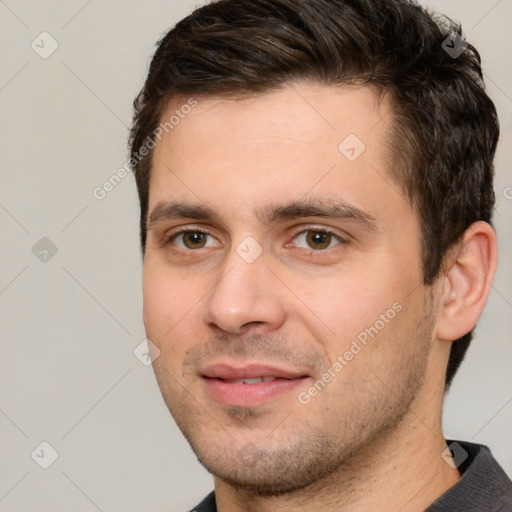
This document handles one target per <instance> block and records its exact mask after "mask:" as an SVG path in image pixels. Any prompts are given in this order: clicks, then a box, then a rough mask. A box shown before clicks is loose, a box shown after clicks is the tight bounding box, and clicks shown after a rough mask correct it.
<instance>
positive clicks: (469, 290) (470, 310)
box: [436, 221, 497, 341]
mask: <svg viewBox="0 0 512 512" xmlns="http://www.w3.org/2000/svg"><path fill="white" fill-rule="evenodd" d="M447 261H448V263H447V268H446V269H445V271H444V274H443V277H442V279H443V280H444V283H443V284H444V288H443V296H442V301H441V308H440V311H439V315H438V319H437V323H436V337H437V338H438V339H439V340H443V341H454V340H456V339H458V338H460V337H462V336H464V335H465V334H467V333H468V332H470V331H471V330H472V329H473V328H474V327H475V325H476V322H477V320H478V318H479V317H480V314H481V313H482V310H483V308H484V306H485V303H486V301H487V298H488V296H489V293H490V290H491V285H492V281H493V279H494V274H495V272H496V266H497V241H496V233H495V232H494V230H493V228H492V227H491V226H490V225H489V224H488V223H487V222H482V221H478V222H475V223H473V224H472V225H471V226H470V227H469V228H468V229H467V230H466V231H465V233H464V235H463V237H462V239H461V241H460V242H459V243H458V244H457V245H456V246H455V247H454V249H453V251H451V252H450V255H449V256H447Z"/></svg>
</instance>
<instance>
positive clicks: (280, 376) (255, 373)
mask: <svg viewBox="0 0 512 512" xmlns="http://www.w3.org/2000/svg"><path fill="white" fill-rule="evenodd" d="M201 377H202V379H203V382H204V384H205V387H206V391H207V393H208V395H209V396H210V398H212V399H214V400H215V401H216V402H218V403H221V404H223V405H229V406H232V407H256V406H258V405H263V404H266V403H269V402H271V401H272V400H276V399H277V398H279V397H282V396H283V395H287V394H288V393H290V392H291V391H292V390H293V389H295V388H296V387H298V386H300V385H303V384H304V383H305V381H307V380H308V379H310V378H311V377H310V376H309V375H307V374H305V373H302V372H297V371H293V370H287V369H283V368H278V367H275V366H268V365H246V366H243V367H236V366H231V365H223V364H222V365H221V364H217V365H212V366H209V367H207V368H206V369H205V370H203V371H202V372H201Z"/></svg>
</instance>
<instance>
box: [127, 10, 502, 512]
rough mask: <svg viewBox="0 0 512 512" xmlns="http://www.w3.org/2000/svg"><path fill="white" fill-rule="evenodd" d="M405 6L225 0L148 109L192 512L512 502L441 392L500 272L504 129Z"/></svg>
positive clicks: (157, 62)
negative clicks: (448, 435) (447, 429)
mask: <svg viewBox="0 0 512 512" xmlns="http://www.w3.org/2000/svg"><path fill="white" fill-rule="evenodd" d="M481 78H482V74H481V69H480V58H479V55H478V53H477V51H476V50H475V48H473V47H472V46H471V45H468V44H467V43H465V41H464V40H463V39H462V36H461V32H460V28H459V27H456V26H454V25H452V24H451V23H450V22H448V21H445V22H441V21H438V22H436V21H434V20H433V18H432V17H431V16H430V15H429V14H428V13H427V12H425V11H424V10H423V9H422V8H421V7H419V6H417V5H415V4H413V3H411V2H409V1H406V0H380V1H378V2H376V1H370V0H221V1H218V2H213V3H210V4H208V5H206V6H203V7H201V8H199V9H197V10H196V11H195V12H194V13H193V14H192V15H190V16H189V17H187V18H185V19H184V20H182V21H181V22H179V23H178V24H177V25H176V27H175V28H173V29H172V30H171V31H170V32H169V33H168V34H167V35H166V36H165V37H164V38H163V39H162V40H161V41H160V43H159V47H158V49H157V51H156V53H155V56H154V58H153V61H152V63H151V66H150V70H149V74H148V78H147V81H146V83H145V85H144V88H143V90H142V91H141V93H140V95H139V96H138V98H137V100H136V101H135V117H134V126H133V129H132V133H131V150H132V165H133V168H134V171H135V175H136V180H137V185H138V190H139V197H140V204H141V242H142V248H143V252H144V276H143V288H144V322H145V327H146V331H147V336H148V339H150V340H151V343H150V346H151V347H152V349H153V350H154V353H155V355H158V357H156V356H155V359H154V362H153V365H154V369H155V372H156V377H157V380H158V383H159V386H160V389H161V391H162V394H163V397H164V399H165V402H166V404H167V406H168V408H169V410H170V412H171V413H172V415H173V417H174V419H175V421H176V422H177V424H178V426H179V427H180V429H181V431H182V432H183V434H184V436H185V437H186V438H187V440H188V441H189V443H190V444H191V446H192V448H193V450H194V452H195V453H196V455H197V457H198V459H199V460H200V462H201V463H202V464H203V465H204V466H205V467H206V468H207V469H208V470H209V471H210V472H211V473H212V474H213V476H214V483H215V491H214V493H212V494H210V495H209V496H208V497H207V498H206V499H205V500H204V501H203V502H202V503H201V504H200V505H198V506H197V507H196V508H195V509H194V510H197V511H205V512H206V511H215V510H218V511H219V512H238V511H259V512H267V511H268V512H270V511H272V512H275V511H284V510H286V511H292V510H293V511H296V510H297V511H309V510H311V511H313V510H322V511H324V512H328V511H334V510H336V511H351V512H359V511H369V510H372V511H373V510H378V511H398V510H400V511H404V512H405V511H410V512H412V511H422V510H429V511H445V510H446V511H448V510H449V511H453V510H461V511H462V510H463V511H484V510H485V511H494V510H512V482H510V480H509V479H508V477H507V476H506V475H505V473H504V472H503V470H502V469H501V468H500V466H499V465H498V463H497V462H496V461H495V459H494V458H493V457H492V455H491V453H490V451H489V449H488V448H487V447H485V446H481V445H476V444H471V443H467V442H463V441H453V440H446V439H445V438H444V435H443V432H442V427H441V417H442V404H443V397H444V393H445V391H446V389H448V387H449V385H450V383H451V380H452V378H453V376H454V374H455V372H456V370H457V368H458V365H459V364H460V362H461V361H462V359H463V357H464V354H465V351H466V349H467V347H468V345H469V342H470V339H471V331H472V329H473V328H474V327H475V324H476V322H477V320H478V318H479V315H480V313H481V311H482V309H483V307H484V305H485V302H486V300H487V297H488V295H489V291H490V286H491V282H492V280H493V276H494V274H495V270H496V236H495V233H494V231H493V229H492V227H491V225H490V222H491V212H492V208H493V204H494V193H493V188H492V180H493V157H494V152H495V148H496V143H497V139H498V131H499V130H498V122H497V117H496V112H495V108H494V105H493V103H492V102H491V100H490V99H489V98H488V96H487V95H486V94H485V92H484V90H483V83H482V80H481Z"/></svg>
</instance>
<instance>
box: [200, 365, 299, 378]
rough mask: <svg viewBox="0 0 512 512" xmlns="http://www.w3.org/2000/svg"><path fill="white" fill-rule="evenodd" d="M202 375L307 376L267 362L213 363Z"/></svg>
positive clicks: (252, 376) (225, 376)
mask: <svg viewBox="0 0 512 512" xmlns="http://www.w3.org/2000/svg"><path fill="white" fill-rule="evenodd" d="M200 373H201V375H202V376H203V377H207V378H209V379H228V380H230V379H254V378H258V377H275V378H278V379H298V378H300V377H307V374H305V373H304V372H300V371H293V370H285V369H283V368H278V367H277V366H272V365H266V364H248V365H243V366H233V365H229V364H213V365H210V366H207V367H206V368H205V369H204V370H202V371H201V372H200Z"/></svg>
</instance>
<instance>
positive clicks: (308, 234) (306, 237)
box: [295, 229, 341, 251]
mask: <svg viewBox="0 0 512 512" xmlns="http://www.w3.org/2000/svg"><path fill="white" fill-rule="evenodd" d="M295 240H296V242H295V244H296V246H297V247H300V248H302V249H313V250H314V251H321V250H323V249H329V248H331V247H334V246H335V245H339V244H340V243H341V240H340V238H339V237H338V236H336V235H335V234H334V233H331V232H329V231H324V230H320V229H317V230H315V229H309V230H307V231H303V232H302V233H299V234H298V235H297V236H296V237H295ZM333 242H334V243H333Z"/></svg>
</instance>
